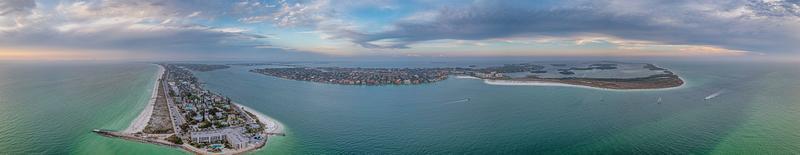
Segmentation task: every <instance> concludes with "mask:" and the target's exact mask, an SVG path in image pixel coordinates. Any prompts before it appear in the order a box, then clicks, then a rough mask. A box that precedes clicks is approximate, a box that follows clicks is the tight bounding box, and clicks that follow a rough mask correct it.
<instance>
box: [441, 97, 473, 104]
mask: <svg viewBox="0 0 800 155" xmlns="http://www.w3.org/2000/svg"><path fill="white" fill-rule="evenodd" d="M464 102H469V98H465V99H460V100H455V101H450V102H445V103H444V104H453V103H464Z"/></svg>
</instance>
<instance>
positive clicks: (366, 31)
mask: <svg viewBox="0 0 800 155" xmlns="http://www.w3.org/2000/svg"><path fill="white" fill-rule="evenodd" d="M798 49H800V0H697V1H692V0H648V1H641V0H606V1H595V0H554V1H550V0H458V1H456V0H452V1H448V0H357V1H356V0H353V1H348V0H341V1H335V0H0V60H6V59H12V60H13V59H46V60H61V59H67V60H69V59H77V60H83V59H91V60H96V59H126V60H127V59H132V60H317V59H336V58H354V59H371V58H410V59H413V58H430V57H439V58H449V57H467V58H470V57H472V58H483V57H668V58H693V57H744V58H749V57H753V58H756V57H796V56H797V54H800V50H798Z"/></svg>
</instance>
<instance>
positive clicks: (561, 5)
mask: <svg viewBox="0 0 800 155" xmlns="http://www.w3.org/2000/svg"><path fill="white" fill-rule="evenodd" d="M797 2H798V1H796V0H793V1H784V2H779V3H770V2H761V1H705V2H695V1H676V0H666V1H597V2H595V1H585V2H584V1H563V2H557V3H555V4H556V5H553V6H550V7H534V6H525V5H533V4H531V3H530V2H526V1H479V2H476V3H473V4H471V5H469V6H464V7H457V6H456V7H444V8H443V9H440V10H438V11H437V16H435V17H433V19H432V20H429V21H423V22H420V21H402V22H398V23H395V24H394V29H391V30H388V31H384V32H378V33H368V34H365V33H348V34H349V35H347V36H345V37H347V38H351V39H352V40H353V41H354V42H355V43H358V44H360V45H362V46H364V47H368V48H407V47H408V45H409V44H413V43H417V42H422V41H428V40H437V39H461V40H482V39H492V38H503V37H514V36H538V35H544V36H575V35H582V34H603V35H611V36H615V37H619V38H623V39H634V40H646V41H654V42H660V43H664V44H683V45H713V46H720V47H725V48H730V49H737V50H748V51H766V52H791V51H795V49H798V48H800V45H798V44H797V43H798V42H800V37H798V34H797V33H789V32H797V31H796V29H797V27H794V26H800V24H798V18H797V14H798V11H800V10H799V9H797V5H798V3H797ZM737 9H738V10H737ZM382 40H385V41H390V42H391V43H392V44H388V45H387V44H381V45H378V44H374V42H376V41H382Z"/></svg>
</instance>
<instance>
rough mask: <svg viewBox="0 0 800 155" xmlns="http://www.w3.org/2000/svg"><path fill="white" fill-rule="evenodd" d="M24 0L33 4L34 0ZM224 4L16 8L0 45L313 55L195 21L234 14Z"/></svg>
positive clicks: (107, 2) (114, 0)
mask: <svg viewBox="0 0 800 155" xmlns="http://www.w3.org/2000/svg"><path fill="white" fill-rule="evenodd" d="M24 1H25V2H31V3H32V4H35V3H34V1H32V0H24ZM5 2H6V1H4V2H0V4H3V5H2V6H3V7H5V6H7V5H10V4H15V5H16V4H17V3H8V4H6V3H5ZM8 2H11V1H8ZM225 5H234V4H227V3H226V4H221V3H216V1H213V2H212V1H170V0H136V1H133V0H131V1H128V0H97V1H75V2H65V1H62V2H59V3H57V5H55V6H53V7H52V8H36V9H34V10H31V11H32V12H35V13H33V14H32V13H27V14H22V13H15V14H18V15H17V16H16V17H14V18H13V19H7V18H0V23H2V22H3V21H5V22H12V23H14V24H9V25H10V26H6V27H3V26H0V47H5V48H11V47H17V48H22V49H24V48H49V49H53V48H62V49H86V50H92V51H106V52H108V53H115V52H116V53H132V52H133V53H141V54H150V55H157V54H162V55H173V56H174V55H186V56H192V57H203V56H209V57H212V56H231V55H240V56H247V55H248V54H249V55H259V57H263V56H279V55H307V56H309V55H313V54H302V53H300V51H295V50H290V49H284V48H280V47H274V48H265V47H264V46H263V45H265V44H270V43H269V40H270V39H273V38H275V37H273V36H271V35H269V34H260V33H255V32H251V31H250V30H249V29H248V28H241V27H236V26H209V25H206V24H199V23H209V22H213V21H214V20H216V19H218V18H222V17H226V16H236V15H234V14H233V13H230V12H228V11H230V8H227V10H226V9H225V8H224V7H222V8H216V7H214V6H225ZM231 8H232V7H231ZM3 10H4V12H5V10H7V9H3ZM14 11H17V10H14ZM17 12H18V11H17ZM29 12H30V11H29ZM37 13H38V14H37ZM71 51H75V50H71ZM298 53H300V54H298ZM242 54H244V55H242Z"/></svg>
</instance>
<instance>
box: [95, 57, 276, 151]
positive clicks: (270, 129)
mask: <svg viewBox="0 0 800 155" xmlns="http://www.w3.org/2000/svg"><path fill="white" fill-rule="evenodd" d="M157 66H158V67H159V71H158V73H157V74H156V82H155V86H154V87H153V93H152V95H151V97H150V100H149V101H148V104H147V105H145V108H144V109H143V110H142V111H141V112H140V113H139V115H138V116H137V117H136V118H135V119H134V120H133V121H131V123H130V125H128V128H125V129H123V130H121V131H113V130H105V129H94V130H93V132H95V133H98V134H100V135H102V136H107V137H113V138H120V139H125V140H131V141H136V142H141V143H147V144H156V145H162V146H169V147H174V148H178V149H181V150H184V151H187V152H190V153H193V154H242V153H247V152H251V151H255V150H259V149H261V148H263V147H264V146H266V145H267V143H269V137H271V136H285V133H283V131H284V127H283V124H281V123H280V122H279V121H277V120H275V119H273V118H271V117H269V116H267V115H265V114H263V113H261V112H259V111H257V110H255V109H252V108H250V107H247V106H244V105H241V104H239V103H235V102H232V103H231V104H233V105H234V106H238V107H240V108H242V110H244V111H246V112H247V113H250V114H252V115H255V118H254V119H256V120H257V121H259V122H260V123H261V125H263V126H264V130H263V131H261V134H263V135H264V139H263V141H262V142H260V143H256V145H251V146H248V147H246V148H242V149H223V151H222V152H209V151H207V150H205V149H201V148H196V147H194V146H191V145H190V144H188V143H184V144H173V143H172V142H170V141H168V140H166V139H165V138H166V137H167V136H169V135H173V134H146V133H142V132H143V130H144V128H145V127H146V126H147V125H148V123H149V121H150V119H151V117H152V115H153V110H155V109H154V106H155V103H156V98H158V96H157V95H158V91H159V90H160V87H159V86H160V85H161V84H162V82H163V81H162V78H163V76H164V74H165V72H166V68H165V67H163V66H161V65H157Z"/></svg>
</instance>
